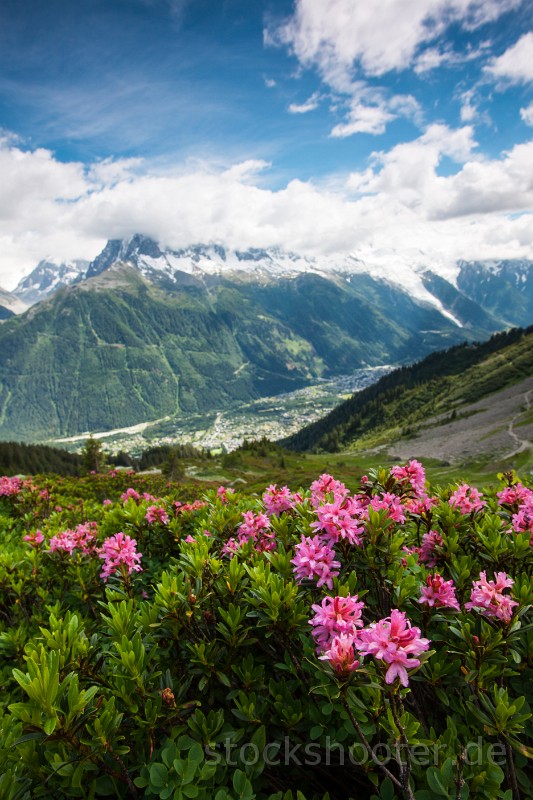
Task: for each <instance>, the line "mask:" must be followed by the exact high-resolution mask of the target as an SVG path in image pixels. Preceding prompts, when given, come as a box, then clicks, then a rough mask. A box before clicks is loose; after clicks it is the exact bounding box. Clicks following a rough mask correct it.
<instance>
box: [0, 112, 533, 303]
mask: <svg viewBox="0 0 533 800" xmlns="http://www.w3.org/2000/svg"><path fill="white" fill-rule="evenodd" d="M444 158H447V159H451V160H452V162H455V165H456V166H455V171H452V173H451V174H450V173H449V170H448V171H447V173H446V174H444V173H443V172H442V162H443V159H444ZM268 166H269V165H268V163H267V162H264V161H262V160H259V159H255V160H249V161H245V162H242V163H238V164H235V165H234V166H233V167H231V168H229V169H227V168H226V169H222V168H215V167H213V166H211V165H195V166H191V165H188V166H185V167H182V168H181V169H180V170H179V171H178V170H176V171H175V172H174V173H171V172H167V173H166V174H165V175H161V174H154V173H153V172H151V171H150V167H149V165H147V164H138V163H136V162H135V163H132V164H131V163H128V162H117V163H116V164H115V163H114V162H111V161H107V162H103V163H101V164H97V165H95V166H94V167H93V168H92V169H88V170H87V169H84V168H83V166H82V165H80V164H77V163H70V164H65V163H61V162H59V161H58V160H57V159H55V158H54V156H53V154H52V153H50V152H48V151H44V150H36V151H33V152H31V151H27V150H26V151H25V150H23V149H22V148H21V147H19V146H17V145H16V144H14V143H13V142H10V141H9V140H4V141H3V143H1V144H0V172H1V174H2V176H3V181H2V183H1V185H0V285H2V286H4V287H5V288H13V287H14V286H15V285H16V283H17V282H18V280H19V278H20V277H21V276H22V274H27V273H28V272H29V271H30V270H31V269H32V268H33V267H34V266H35V264H36V263H37V262H38V261H39V260H40V259H41V258H43V257H45V256H47V255H50V256H53V257H58V258H63V259H67V258H94V257H95V256H96V255H97V254H98V253H99V252H100V250H101V249H102V247H103V245H104V244H105V241H106V240H107V239H108V238H121V237H127V236H131V235H132V234H133V233H136V232H140V233H144V234H146V235H149V236H153V237H154V238H156V239H158V240H159V241H160V242H161V243H162V244H167V245H169V246H173V247H181V246H186V245H189V244H193V243H197V242H210V241H213V242H219V243H221V244H224V245H226V246H228V247H234V248H242V247H248V246H256V247H269V246H274V245H277V246H280V247H282V248H285V249H288V250H293V251H296V252H301V253H307V254H317V255H318V254H335V253H337V254H345V253H347V252H353V253H355V254H356V255H357V256H358V257H361V258H363V259H368V260H370V261H375V262H376V263H377V262H378V261H379V260H380V259H381V263H383V264H386V263H388V261H387V259H392V260H393V261H394V262H395V263H396V262H398V263H399V262H400V261H401V260H402V259H403V261H404V262H405V261H408V262H410V263H421V262H422V263H429V264H432V265H435V264H439V263H440V264H442V263H448V264H449V263H451V262H452V261H453V260H454V259H456V258H502V257H529V258H532V257H533V226H532V225H531V217H530V216H528V215H527V213H526V212H530V211H531V210H532V209H533V181H532V180H531V175H533V141H532V142H528V143H524V144H522V145H517V146H515V147H514V148H513V149H512V150H510V151H509V152H507V153H504V154H503V155H502V156H501V157H500V158H494V159H485V158H482V157H481V156H478V155H476V142H475V140H474V137H473V131H472V129H471V128H470V127H468V126H465V127H463V128H459V129H451V128H449V127H447V126H445V125H432V126H430V127H428V128H427V130H426V131H425V132H424V133H423V134H422V135H421V136H419V137H418V138H416V139H414V140H413V141H410V142H403V143H402V144H398V145H396V146H395V147H393V148H392V149H390V150H388V151H381V152H379V153H375V154H374V156H373V159H372V161H371V163H370V165H369V166H368V168H367V169H366V170H363V171H362V172H359V173H354V174H352V175H351V176H350V177H349V180H348V181H345V182H344V184H343V185H342V186H341V185H340V184H339V182H338V181H337V182H332V183H329V184H325V185H324V186H318V185H315V184H313V183H312V182H303V181H299V180H293V181H291V182H290V183H288V184H287V186H285V187H284V188H282V189H278V190H275V191H274V190H272V189H268V188H264V186H262V185H260V184H262V183H263V182H264V177H263V171H264V170H265V169H266V168H267V167H268ZM115 167H116V168H115ZM141 170H144V172H142V171H141ZM391 263H392V261H391Z"/></svg>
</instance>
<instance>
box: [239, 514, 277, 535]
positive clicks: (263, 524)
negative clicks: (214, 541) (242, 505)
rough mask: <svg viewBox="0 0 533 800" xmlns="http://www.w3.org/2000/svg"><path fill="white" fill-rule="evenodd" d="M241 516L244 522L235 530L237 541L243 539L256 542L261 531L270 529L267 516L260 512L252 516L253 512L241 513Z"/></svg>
mask: <svg viewBox="0 0 533 800" xmlns="http://www.w3.org/2000/svg"><path fill="white" fill-rule="evenodd" d="M242 516H243V519H244V522H241V524H240V525H239V527H238V528H237V533H238V534H239V539H243V540H245V541H246V540H248V539H253V540H254V541H256V540H257V538H258V536H259V534H260V533H261V532H262V531H265V530H267V529H268V528H270V520H269V518H268V517H267V515H266V514H263V513H262V512H261V513H259V514H254V512H253V511H243V513H242Z"/></svg>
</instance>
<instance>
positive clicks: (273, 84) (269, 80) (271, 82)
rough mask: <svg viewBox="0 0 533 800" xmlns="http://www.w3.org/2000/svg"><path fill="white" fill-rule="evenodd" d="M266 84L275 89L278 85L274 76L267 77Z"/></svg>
mask: <svg viewBox="0 0 533 800" xmlns="http://www.w3.org/2000/svg"><path fill="white" fill-rule="evenodd" d="M265 86H266V87H267V89H273V88H274V87H275V86H276V81H275V80H274V78H265Z"/></svg>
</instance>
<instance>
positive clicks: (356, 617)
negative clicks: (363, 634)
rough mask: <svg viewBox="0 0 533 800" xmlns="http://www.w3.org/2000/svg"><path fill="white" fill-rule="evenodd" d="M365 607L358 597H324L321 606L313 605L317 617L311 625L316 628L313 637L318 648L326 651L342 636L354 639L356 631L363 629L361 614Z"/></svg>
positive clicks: (310, 621) (311, 621)
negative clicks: (335, 639)
mask: <svg viewBox="0 0 533 800" xmlns="http://www.w3.org/2000/svg"><path fill="white" fill-rule="evenodd" d="M364 606H365V604H364V603H363V602H358V598H357V595H354V597H351V596H350V595H348V596H347V597H324V599H323V600H322V603H321V605H318V604H316V603H315V604H314V605H312V606H311V608H312V609H313V611H314V612H315V616H314V617H313V618H312V619H310V620H309V624H310V625H313V626H314V630H313V636H314V638H315V640H316V643H317V645H318V647H319V648H320V649H321V650H324V649H325V648H326V647H327V646H328V645H330V644H331V642H332V641H333V639H334V638H335V637H336V636H339V635H340V634H348V635H350V636H351V637H352V639H353V637H354V636H355V634H356V629H357V628H362V627H363V620H362V619H361V613H362V609H363V608H364Z"/></svg>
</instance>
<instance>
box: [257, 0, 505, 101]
mask: <svg viewBox="0 0 533 800" xmlns="http://www.w3.org/2000/svg"><path fill="white" fill-rule="evenodd" d="M519 4H520V0H386V2H385V3H354V2H353V0H329V2H328V3H324V2H323V0H297V2H296V8H295V12H294V14H293V15H292V16H291V17H290V18H289V19H288V20H286V21H285V22H284V23H282V24H281V25H278V26H277V28H272V27H271V28H270V29H269V31H268V40H269V41H271V42H274V43H277V44H279V45H285V46H288V47H289V48H290V49H291V51H292V52H293V53H294V55H295V56H296V57H297V58H298V60H299V61H300V63H301V64H302V65H304V66H306V67H310V66H316V67H318V68H319V70H320V72H321V74H322V76H323V77H324V78H325V80H327V81H328V82H329V83H331V84H332V85H335V86H338V84H339V81H340V80H344V81H346V80H348V81H349V80H350V78H351V75H352V71H353V68H354V65H356V64H357V65H358V66H359V67H360V69H361V70H362V71H363V73H364V74H366V75H372V76H379V75H384V74H385V73H387V72H390V71H392V70H402V69H406V68H408V67H410V66H411V65H412V64H413V61H414V60H415V56H416V54H417V51H418V49H419V48H420V47H421V46H422V45H425V44H427V43H430V42H433V41H435V39H437V37H438V36H439V35H440V34H442V33H443V32H444V31H445V30H446V29H447V28H448V27H449V26H450V25H451V24H452V23H459V24H461V25H462V26H463V27H465V28H467V29H473V28H476V27H479V26H480V25H483V24H484V23H486V22H490V21H494V20H495V19H498V17H500V16H501V15H502V14H504V13H506V12H507V11H509V10H511V9H512V8H515V7H517V6H518V5H519Z"/></svg>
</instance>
